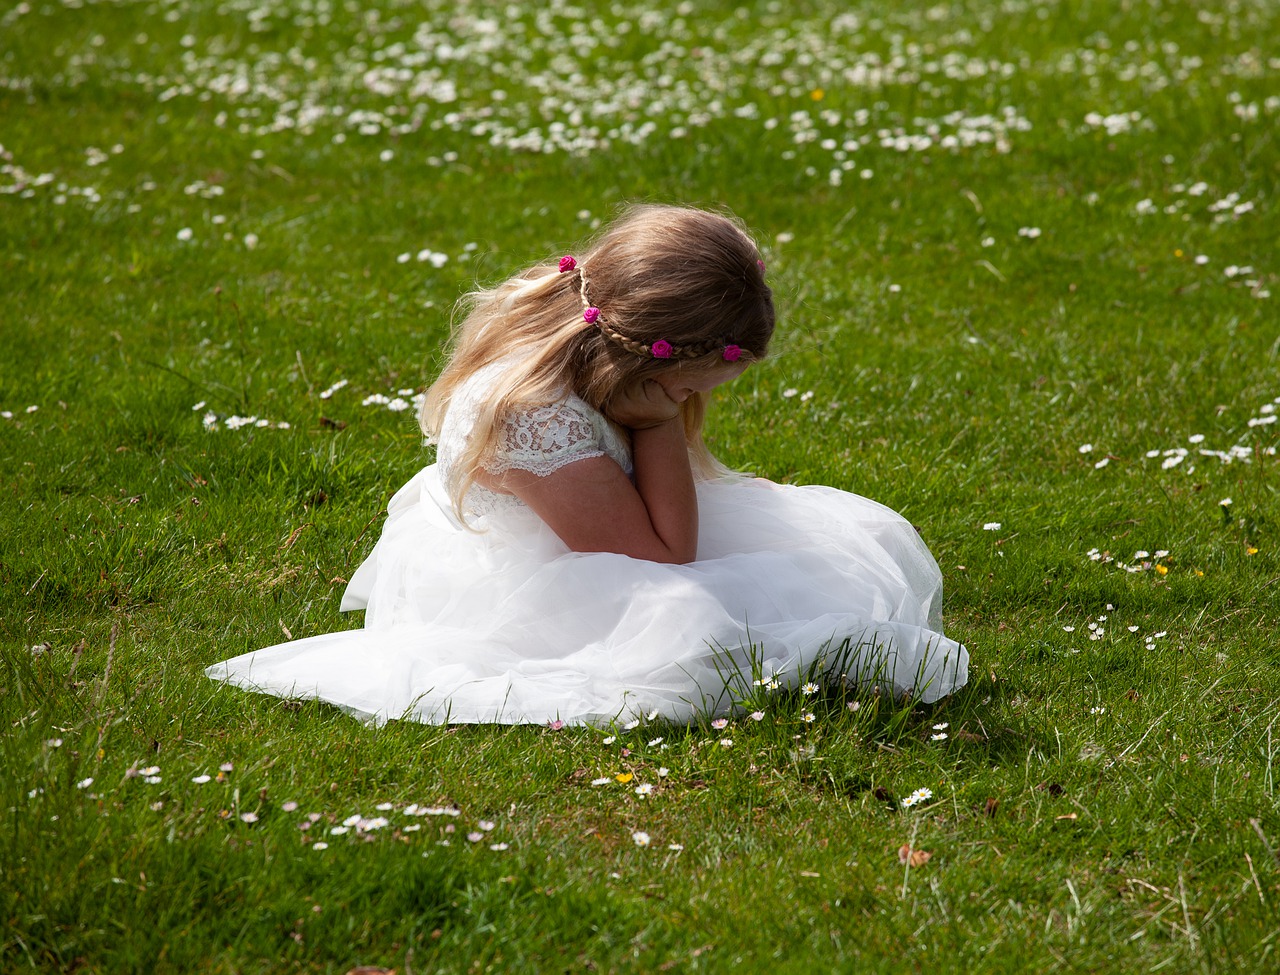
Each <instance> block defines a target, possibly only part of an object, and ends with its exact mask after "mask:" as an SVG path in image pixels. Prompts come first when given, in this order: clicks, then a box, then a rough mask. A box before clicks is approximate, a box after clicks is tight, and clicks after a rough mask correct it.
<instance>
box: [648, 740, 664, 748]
mask: <svg viewBox="0 0 1280 975" xmlns="http://www.w3.org/2000/svg"><path fill="white" fill-rule="evenodd" d="M661 744H662V739H661V738H654V739H652V740H650V742H649V747H650V748H657V747H658V746H659V745H661Z"/></svg>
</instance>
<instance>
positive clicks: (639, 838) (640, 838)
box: [631, 830, 649, 846]
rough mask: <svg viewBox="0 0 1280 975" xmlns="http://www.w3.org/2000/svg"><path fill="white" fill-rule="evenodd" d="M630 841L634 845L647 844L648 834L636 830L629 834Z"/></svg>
mask: <svg viewBox="0 0 1280 975" xmlns="http://www.w3.org/2000/svg"><path fill="white" fill-rule="evenodd" d="M631 841H632V842H633V843H635V845H636V846H648V845H649V834H648V833H645V832H643V831H639V830H638V831H636V832H634V833H632V834H631Z"/></svg>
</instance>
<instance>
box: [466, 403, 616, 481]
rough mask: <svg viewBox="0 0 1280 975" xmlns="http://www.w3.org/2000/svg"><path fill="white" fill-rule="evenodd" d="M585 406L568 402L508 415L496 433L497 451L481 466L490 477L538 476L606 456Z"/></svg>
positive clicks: (597, 427)
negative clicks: (508, 474)
mask: <svg viewBox="0 0 1280 975" xmlns="http://www.w3.org/2000/svg"><path fill="white" fill-rule="evenodd" d="M592 413H593V411H592V410H591V408H590V407H589V406H587V405H586V404H585V403H574V402H573V401H572V400H568V401H562V402H559V403H552V404H550V405H547V406H533V407H529V408H527V409H522V410H519V411H517V412H513V413H511V414H508V416H507V417H506V419H505V420H504V421H503V423H502V427H501V429H500V430H499V431H498V449H497V452H496V454H495V455H494V457H493V459H492V460H490V461H489V462H488V463H486V464H485V469H486V470H487V471H489V472H490V473H491V474H502V473H504V472H505V471H509V470H520V471H530V472H532V473H534V474H536V475H538V477H546V476H547V475H548V474H553V473H555V472H556V471H558V470H560V468H562V467H564V466H565V465H566V464H572V463H573V462H574V461H577V460H586V459H587V458H589V457H604V456H607V451H606V450H605V449H604V445H603V442H602V434H601V430H600V426H599V425H598V424H597V422H596V418H595V417H594V416H593V415H592Z"/></svg>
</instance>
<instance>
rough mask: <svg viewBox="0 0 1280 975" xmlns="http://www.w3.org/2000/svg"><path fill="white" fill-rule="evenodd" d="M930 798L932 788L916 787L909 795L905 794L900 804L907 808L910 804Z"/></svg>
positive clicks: (916, 803) (917, 803)
mask: <svg viewBox="0 0 1280 975" xmlns="http://www.w3.org/2000/svg"><path fill="white" fill-rule="evenodd" d="M932 798H933V790H932V789H916V791H915V792H913V793H911V795H909V796H907V797H906V798H905V799H903V800H902V805H903V806H904V807H905V808H908V809H909V808H911V807H912V806H917V805H919V804H920V803H922V802H925V801H926V800H929V799H932Z"/></svg>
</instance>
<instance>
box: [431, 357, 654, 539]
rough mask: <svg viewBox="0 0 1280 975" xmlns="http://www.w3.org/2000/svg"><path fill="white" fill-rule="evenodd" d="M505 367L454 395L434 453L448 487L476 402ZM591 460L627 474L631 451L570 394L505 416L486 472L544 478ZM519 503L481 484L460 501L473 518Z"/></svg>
mask: <svg viewBox="0 0 1280 975" xmlns="http://www.w3.org/2000/svg"><path fill="white" fill-rule="evenodd" d="M503 365H504V364H503V363H494V364H493V365H491V366H488V367H486V368H485V369H481V370H480V371H479V372H478V373H476V374H475V375H474V376H472V377H471V379H470V380H469V381H468V382H467V383H466V384H465V385H464V386H463V387H462V389H460V390H459V391H458V395H456V396H455V397H454V401H453V403H452V404H451V405H450V408H449V415H448V416H447V417H446V418H445V422H444V426H443V429H442V430H441V431H440V440H439V444H438V447H437V452H436V460H437V462H438V464H439V465H440V473H441V475H442V479H443V480H444V481H445V483H446V484H447V483H449V481H450V479H451V478H452V477H453V475H454V473H455V470H454V463H455V461H456V459H457V457H458V456H459V455H460V454H461V453H462V451H463V450H464V449H465V447H466V445H467V441H468V439H469V438H470V436H471V429H472V426H473V425H474V424H475V419H476V414H477V413H478V412H479V411H478V410H477V408H476V404H477V402H478V401H479V399H480V398H481V397H482V396H483V394H484V393H485V392H487V389H488V387H489V385H490V384H491V383H492V381H493V379H494V378H496V376H497V375H499V374H500V373H501V372H502V371H503V370H502V367H503ZM592 457H609V458H611V459H613V460H614V461H615V462H617V464H618V466H619V467H621V468H622V469H623V471H625V472H626V473H627V474H628V475H630V474H631V471H632V466H631V451H630V449H629V447H628V446H627V443H626V441H625V440H623V439H622V437H621V436H619V434H618V433H617V431H615V430H614V428H613V427H612V426H610V424H609V422H608V421H607V420H606V419H605V418H604V416H603V415H602V414H601V413H600V412H599V411H597V410H594V409H592V408H591V407H590V406H588V405H587V403H586V402H584V401H583V400H582V399H581V398H580V397H578V396H576V395H574V394H572V393H571V394H569V395H568V396H566V397H565V398H564V399H563V400H561V401H559V402H557V403H548V404H540V405H537V406H529V407H526V408H523V409H520V410H518V411H515V412H513V413H511V414H509V415H508V416H507V417H506V419H505V421H504V422H503V425H502V429H501V431H500V432H499V435H498V449H497V452H496V456H495V457H494V458H492V459H491V460H490V461H489V462H488V463H487V464H485V470H487V471H489V472H490V473H493V474H503V473H505V472H507V471H510V470H521V471H529V472H530V473H532V474H534V475H536V476H538V477H546V476H548V475H550V474H554V473H555V472H556V471H558V470H560V469H561V468H563V467H566V466H568V465H569V464H572V463H574V462H576V461H580V460H588V459H590V458H592ZM523 504H524V502H522V501H521V500H520V499H519V498H517V497H515V496H514V495H511V494H505V493H503V492H500V491H492V490H489V489H488V488H485V487H483V486H482V485H479V484H473V485H472V486H471V488H470V489H469V490H468V491H467V495H466V497H465V498H464V500H463V508H464V510H466V511H467V512H468V513H469V514H473V515H486V514H490V513H492V512H494V511H497V510H501V509H503V508H511V507H520V506H523Z"/></svg>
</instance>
